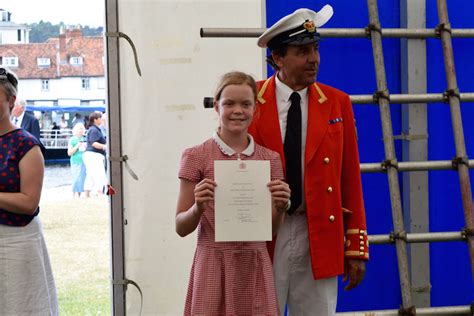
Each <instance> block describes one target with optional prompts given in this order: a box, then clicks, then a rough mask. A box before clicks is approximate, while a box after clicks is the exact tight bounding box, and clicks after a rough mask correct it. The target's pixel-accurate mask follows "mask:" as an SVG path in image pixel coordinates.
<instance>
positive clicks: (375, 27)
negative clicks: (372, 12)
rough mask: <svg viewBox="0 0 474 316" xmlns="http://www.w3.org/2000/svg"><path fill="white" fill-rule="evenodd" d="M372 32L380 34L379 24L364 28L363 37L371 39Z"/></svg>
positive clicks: (371, 24) (370, 24)
mask: <svg viewBox="0 0 474 316" xmlns="http://www.w3.org/2000/svg"><path fill="white" fill-rule="evenodd" d="M372 31H374V32H378V33H379V34H382V28H381V27H380V24H373V23H369V25H367V26H366V28H365V36H367V37H368V38H371V37H372V35H371V32H372Z"/></svg>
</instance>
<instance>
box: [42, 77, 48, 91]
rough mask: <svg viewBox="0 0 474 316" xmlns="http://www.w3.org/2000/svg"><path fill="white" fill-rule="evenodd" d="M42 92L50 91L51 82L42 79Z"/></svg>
mask: <svg viewBox="0 0 474 316" xmlns="http://www.w3.org/2000/svg"><path fill="white" fill-rule="evenodd" d="M41 91H49V80H48V79H42V80H41Z"/></svg>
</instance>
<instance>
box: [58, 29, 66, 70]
mask: <svg viewBox="0 0 474 316" xmlns="http://www.w3.org/2000/svg"><path fill="white" fill-rule="evenodd" d="M66 55H67V54H66V32H65V30H64V26H62V25H61V27H60V28H59V61H60V62H64V61H67V60H66V59H67V56H66Z"/></svg>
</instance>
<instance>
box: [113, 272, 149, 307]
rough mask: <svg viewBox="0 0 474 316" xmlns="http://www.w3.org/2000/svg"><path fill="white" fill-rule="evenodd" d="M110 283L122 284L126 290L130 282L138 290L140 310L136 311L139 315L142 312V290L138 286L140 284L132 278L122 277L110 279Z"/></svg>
mask: <svg viewBox="0 0 474 316" xmlns="http://www.w3.org/2000/svg"><path fill="white" fill-rule="evenodd" d="M112 284H113V285H123V286H125V289H126V290H127V289H128V285H129V284H131V285H133V286H134V287H136V288H137V290H138V292H139V293H140V312H139V313H138V315H141V314H142V308H143V292H142V289H141V288H140V286H139V285H138V284H137V282H135V281H133V280H129V279H123V280H116V279H112Z"/></svg>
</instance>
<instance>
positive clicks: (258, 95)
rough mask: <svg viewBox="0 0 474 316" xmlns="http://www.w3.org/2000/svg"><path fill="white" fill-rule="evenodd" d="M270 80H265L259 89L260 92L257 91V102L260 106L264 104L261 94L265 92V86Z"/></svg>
mask: <svg viewBox="0 0 474 316" xmlns="http://www.w3.org/2000/svg"><path fill="white" fill-rule="evenodd" d="M270 79H271V78H268V79H267V80H265V82H264V83H263V85H262V87H261V88H260V90H259V91H258V94H257V101H258V102H259V103H260V104H264V103H265V102H267V101H265V99H264V98H263V94H264V93H265V90H267V86H268V83H269V82H270Z"/></svg>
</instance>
